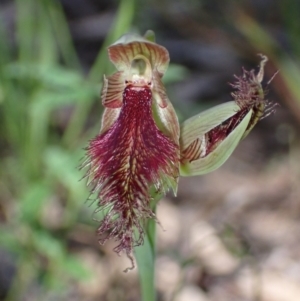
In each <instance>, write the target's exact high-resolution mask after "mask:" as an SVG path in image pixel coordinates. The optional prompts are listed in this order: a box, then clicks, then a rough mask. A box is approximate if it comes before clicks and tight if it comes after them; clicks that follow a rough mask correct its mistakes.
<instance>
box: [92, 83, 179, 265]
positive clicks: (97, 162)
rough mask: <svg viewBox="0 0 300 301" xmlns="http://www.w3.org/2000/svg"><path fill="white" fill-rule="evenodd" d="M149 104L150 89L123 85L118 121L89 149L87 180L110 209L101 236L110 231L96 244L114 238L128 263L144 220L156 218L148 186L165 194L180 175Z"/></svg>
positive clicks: (170, 143) (175, 149) (174, 152)
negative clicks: (137, 233)
mask: <svg viewBox="0 0 300 301" xmlns="http://www.w3.org/2000/svg"><path fill="white" fill-rule="evenodd" d="M151 104H152V92H151V90H150V88H149V87H147V86H145V87H133V86H130V85H129V86H127V87H126V88H125V90H124V92H123V105H122V108H121V111H120V114H119V116H118V118H117V120H116V121H115V123H114V124H113V125H112V126H111V127H110V129H108V130H107V131H106V132H105V133H102V134H100V135H99V136H97V137H96V138H95V139H93V140H92V141H91V142H90V145H89V147H88V149H87V152H88V157H89V162H88V165H89V171H88V177H89V178H90V179H91V185H92V186H93V187H94V193H96V194H97V197H98V198H99V203H98V205H99V206H100V207H105V206H106V207H107V206H111V210H110V211H109V213H108V214H107V215H106V216H105V218H104V220H103V221H102V222H101V224H100V227H99V229H98V232H99V234H100V235H103V234H105V232H106V231H108V232H109V233H108V234H107V235H106V236H105V238H104V239H101V240H100V242H102V243H104V242H105V241H106V240H107V239H109V238H115V239H116V240H117V241H118V243H119V244H118V246H117V247H116V248H115V251H116V252H117V253H120V252H121V251H125V252H126V254H127V256H128V257H129V258H130V259H131V261H132V256H131V254H132V248H133V246H134V245H139V244H141V243H142V242H143V222H144V221H145V219H147V218H154V217H155V216H154V213H153V212H152V211H151V209H150V206H149V202H150V200H151V196H150V194H149V188H150V187H152V186H154V187H155V188H156V189H157V190H164V189H165V188H166V187H167V188H169V184H168V179H174V178H177V177H178V163H179V162H178V161H179V159H178V157H179V146H178V145H177V144H176V143H174V142H173V141H172V140H171V139H170V138H169V137H167V136H166V135H165V134H163V133H162V132H161V131H160V130H159V129H158V127H157V126H156V124H155V122H154V120H153V117H152V109H151ZM134 227H137V229H138V231H139V238H136V237H134V234H133V230H134ZM132 263H133V261H132Z"/></svg>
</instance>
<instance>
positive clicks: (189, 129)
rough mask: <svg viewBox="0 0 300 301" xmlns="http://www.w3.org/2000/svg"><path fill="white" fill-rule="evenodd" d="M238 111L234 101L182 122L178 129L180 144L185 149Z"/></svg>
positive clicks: (238, 108)
mask: <svg viewBox="0 0 300 301" xmlns="http://www.w3.org/2000/svg"><path fill="white" fill-rule="evenodd" d="M239 110H240V107H239V106H238V105H237V104H236V102H234V101H230V102H227V103H224V104H221V105H218V106H215V107H213V108H211V109H208V110H206V111H204V112H202V113H200V114H197V115H195V116H194V117H191V118H189V119H188V120H186V121H184V122H183V123H182V125H181V127H180V136H181V137H180V144H181V148H182V149H185V148H187V147H188V146H189V144H191V143H192V142H193V141H194V140H195V139H197V138H198V137H202V136H203V135H204V134H205V133H207V132H208V131H210V130H211V129H213V128H214V127H216V126H218V125H219V124H220V123H222V122H223V121H225V120H227V119H228V118H230V117H231V116H233V115H234V114H236V113H237V112H238V111H239Z"/></svg>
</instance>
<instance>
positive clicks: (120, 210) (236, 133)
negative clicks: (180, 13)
mask: <svg viewBox="0 0 300 301" xmlns="http://www.w3.org/2000/svg"><path fill="white" fill-rule="evenodd" d="M153 36H154V34H153V33H152V32H147V33H146V35H145V36H144V37H141V36H138V35H132V34H130V35H129V34H128V35H124V36H123V37H121V38H120V39H119V40H118V41H117V42H116V43H114V44H113V45H111V46H110V47H108V55H109V59H110V60H111V62H112V63H113V64H114V65H115V67H116V69H117V72H115V73H114V74H113V75H111V76H108V77H104V84H103V88H102V94H101V99H102V104H103V106H104V108H105V110H104V113H103V116H102V126H101V130H100V133H99V135H98V136H96V137H95V138H94V139H92V140H91V141H90V144H89V146H88V147H87V159H86V161H85V163H84V166H86V167H88V171H87V178H88V185H90V186H91V193H92V194H94V195H95V197H96V199H97V201H98V206H99V208H101V209H106V211H105V212H106V214H105V216H104V218H103V220H102V221H101V222H100V226H99V228H98V234H99V237H100V238H99V241H100V243H102V244H103V243H105V242H106V241H107V240H108V239H111V238H113V239H115V240H116V241H117V246H116V247H115V248H114V251H115V252H116V253H118V254H119V253H121V252H125V254H126V255H127V257H128V258H129V259H130V260H131V263H132V268H133V267H134V260H133V247H135V246H138V245H141V244H142V243H143V238H144V235H145V230H144V225H145V222H146V221H147V220H148V219H156V217H155V213H154V212H153V210H152V209H151V206H150V203H151V201H152V200H154V199H156V196H158V195H164V194H165V193H166V192H167V191H168V190H169V189H172V190H173V192H174V194H175V195H176V191H177V184H178V179H179V175H182V176H192V175H201V174H204V173H208V172H210V171H213V170H215V169H217V168H218V167H220V166H221V165H222V164H223V163H224V162H225V161H226V160H227V158H228V157H229V156H230V155H231V153H232V152H233V150H234V149H235V148H236V146H237V145H238V143H239V142H240V141H241V139H243V138H244V137H245V136H246V135H247V134H248V133H249V132H250V130H251V129H252V128H253V126H254V125H255V124H256V123H257V121H258V120H259V119H260V118H261V117H263V116H264V115H266V113H264V112H268V109H267V110H266V107H267V106H268V103H267V101H266V100H265V99H264V96H265V95H264V91H263V89H262V86H261V82H262V79H263V70H264V64H265V63H266V61H267V58H266V57H265V56H262V61H261V64H260V70H259V72H258V74H257V75H256V74H255V72H254V71H250V72H248V71H244V73H243V75H242V76H241V77H236V80H237V81H236V83H234V84H233V85H232V86H233V88H234V89H235V92H234V93H233V94H232V96H233V99H234V100H233V101H232V102H229V103H225V104H222V105H219V106H216V107H214V108H212V109H210V110H207V111H205V112H203V113H200V114H198V115H196V116H194V117H192V118H190V119H188V120H187V121H185V122H183V124H182V125H181V126H180V125H179V122H178V119H177V115H176V113H175V110H174V108H173V106H172V104H171V102H170V100H169V99H168V96H167V94H166V90H165V87H164V85H163V83H162V77H163V75H164V73H165V72H166V70H167V67H168V64H169V53H168V51H167V49H166V48H164V47H163V46H160V45H158V44H156V43H155V42H154V40H153V39H151V37H153ZM271 110H272V108H271V109H269V111H271Z"/></svg>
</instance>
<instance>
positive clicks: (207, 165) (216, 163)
mask: <svg viewBox="0 0 300 301" xmlns="http://www.w3.org/2000/svg"><path fill="white" fill-rule="evenodd" d="M239 110H240V108H239V106H238V105H237V104H236V103H235V102H229V103H225V104H222V105H219V106H216V107H214V108H212V109H209V110H207V111H205V112H202V113H200V114H198V115H197V116H194V117H192V118H190V119H188V120H187V121H186V122H184V123H183V124H182V125H181V137H180V147H181V150H184V149H185V148H186V147H188V146H189V144H190V143H192V142H193V141H194V140H196V139H197V138H200V139H201V138H203V135H204V134H205V133H207V132H209V131H210V130H211V129H213V128H214V127H216V126H218V125H220V124H221V123H222V122H224V121H225V120H227V119H228V118H230V117H232V116H233V115H235V114H236V113H237V112H238V111H239ZM252 113H253V111H252V109H251V110H250V111H249V112H248V113H247V115H246V116H245V117H244V118H243V120H242V121H241V122H240V123H239V125H238V126H237V127H236V128H235V129H234V130H233V131H232V132H231V133H230V134H229V135H228V136H227V137H226V138H225V139H224V140H223V141H222V142H220V144H219V145H218V146H217V147H216V148H215V149H214V150H213V151H212V152H211V153H209V154H208V155H207V156H205V157H200V158H199V159H196V160H194V161H192V162H184V163H182V164H181V165H180V175H181V176H195V175H203V174H206V173H209V172H211V171H214V170H216V169H217V168H219V167H220V166H221V165H223V164H224V163H225V161H226V160H227V159H228V158H229V156H230V155H231V154H232V153H233V151H234V150H235V148H236V147H237V145H238V143H239V142H240V140H241V139H242V137H243V135H244V133H245V131H246V129H247V127H248V125H249V122H250V119H251V116H252Z"/></svg>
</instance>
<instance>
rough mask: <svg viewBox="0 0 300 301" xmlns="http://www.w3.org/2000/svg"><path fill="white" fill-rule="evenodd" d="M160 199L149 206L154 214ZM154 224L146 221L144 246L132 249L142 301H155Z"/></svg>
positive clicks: (153, 221) (157, 197) (152, 220)
mask: <svg viewBox="0 0 300 301" xmlns="http://www.w3.org/2000/svg"><path fill="white" fill-rule="evenodd" d="M161 198H162V194H159V195H157V196H156V197H155V198H154V201H153V203H152V206H151V207H152V211H153V212H154V213H156V204H157V202H158V200H160V199H161ZM156 224H157V221H156V220H155V219H149V220H148V222H147V225H146V228H145V237H144V244H143V245H141V246H138V247H135V248H134V253H135V259H136V262H137V265H138V270H139V277H140V288H141V295H142V300H143V301H156V300H157V295H156V290H155V258H156Z"/></svg>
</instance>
